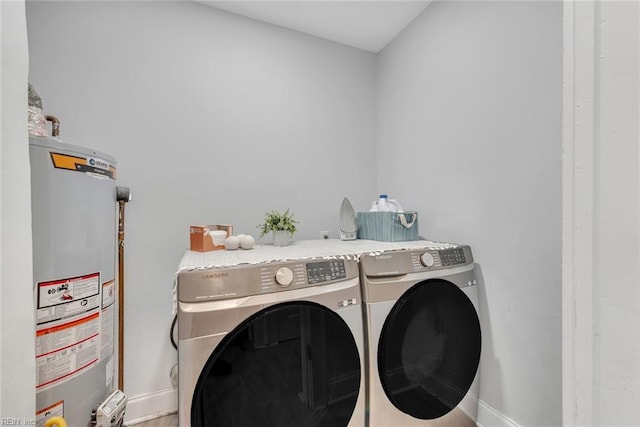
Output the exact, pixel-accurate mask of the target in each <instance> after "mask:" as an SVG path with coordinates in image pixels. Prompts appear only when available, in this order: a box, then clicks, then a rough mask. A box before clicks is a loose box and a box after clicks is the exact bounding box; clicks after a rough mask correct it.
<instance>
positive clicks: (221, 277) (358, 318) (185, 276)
mask: <svg viewBox="0 0 640 427" xmlns="http://www.w3.org/2000/svg"><path fill="white" fill-rule="evenodd" d="M293 249H294V250H295V248H293ZM221 252H223V253H224V252H225V251H221ZM227 252H228V251H227ZM255 253H258V252H255ZM223 255H224V254H223ZM177 300H178V301H177V305H178V307H177V309H178V366H179V386H178V400H179V402H178V403H179V410H178V412H179V415H178V416H179V419H180V426H181V427H186V426H192V427H209V426H225V427H236V426H237V427H240V426H243V427H246V426H251V427H259V426H268V427H273V426H278V427H287V426H291V427H304V426H327V427H328V426H331V427H338V426H358V427H360V426H364V425H365V424H364V422H365V421H364V419H365V414H364V412H365V410H364V409H365V407H364V401H365V395H364V369H363V367H364V331H363V318H362V305H361V291H360V281H359V269H358V263H357V261H356V260H354V259H337V258H331V259H326V258H321V259H304V260H289V261H273V262H261V263H258V264H242V265H235V266H228V267H222V268H209V269H194V270H191V271H182V272H180V273H179V274H178V277H177Z"/></svg>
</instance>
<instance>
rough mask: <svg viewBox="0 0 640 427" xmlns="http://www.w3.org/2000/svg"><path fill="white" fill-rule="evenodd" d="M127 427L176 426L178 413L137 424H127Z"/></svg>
mask: <svg viewBox="0 0 640 427" xmlns="http://www.w3.org/2000/svg"><path fill="white" fill-rule="evenodd" d="M128 427H178V414H171V415H166V416H164V417H160V418H156V419H153V420H149V421H145V422H143V423H139V424H129V425H128Z"/></svg>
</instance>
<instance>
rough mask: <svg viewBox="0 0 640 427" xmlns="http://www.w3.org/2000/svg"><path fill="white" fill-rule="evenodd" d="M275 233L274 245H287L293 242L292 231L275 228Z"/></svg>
mask: <svg viewBox="0 0 640 427" xmlns="http://www.w3.org/2000/svg"><path fill="white" fill-rule="evenodd" d="M272 233H273V246H287V245H288V244H289V243H291V233H289V232H288V231H286V230H274V231H272Z"/></svg>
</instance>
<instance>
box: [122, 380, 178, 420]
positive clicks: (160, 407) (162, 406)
mask: <svg viewBox="0 0 640 427" xmlns="http://www.w3.org/2000/svg"><path fill="white" fill-rule="evenodd" d="M177 411H178V389H176V388H170V389H165V390H160V391H157V392H154V393H149V394H143V395H140V396H133V397H131V396H129V402H128V403H127V412H126V413H125V422H126V423H127V424H137V423H141V422H143V421H149V420H152V419H154V418H158V417H163V416H165V415H169V414H173V413H175V412H177Z"/></svg>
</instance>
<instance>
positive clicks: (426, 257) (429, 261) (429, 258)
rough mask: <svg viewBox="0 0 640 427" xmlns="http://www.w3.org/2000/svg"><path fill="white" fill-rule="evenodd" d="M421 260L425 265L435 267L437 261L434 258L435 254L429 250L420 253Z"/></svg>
mask: <svg viewBox="0 0 640 427" xmlns="http://www.w3.org/2000/svg"><path fill="white" fill-rule="evenodd" d="M420 262H421V263H422V265H424V266H425V267H433V264H434V263H435V261H434V260H433V255H431V254H430V253H429V252H425V253H423V254H422V255H420Z"/></svg>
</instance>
